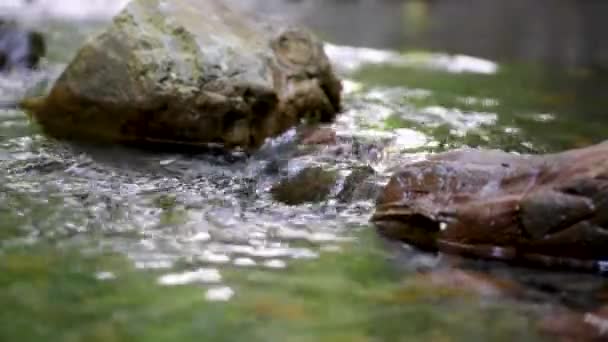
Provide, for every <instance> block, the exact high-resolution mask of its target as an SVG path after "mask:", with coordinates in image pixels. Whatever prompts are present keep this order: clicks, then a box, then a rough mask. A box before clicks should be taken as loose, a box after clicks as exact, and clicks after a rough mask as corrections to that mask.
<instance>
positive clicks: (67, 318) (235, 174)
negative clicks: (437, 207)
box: [0, 1, 608, 342]
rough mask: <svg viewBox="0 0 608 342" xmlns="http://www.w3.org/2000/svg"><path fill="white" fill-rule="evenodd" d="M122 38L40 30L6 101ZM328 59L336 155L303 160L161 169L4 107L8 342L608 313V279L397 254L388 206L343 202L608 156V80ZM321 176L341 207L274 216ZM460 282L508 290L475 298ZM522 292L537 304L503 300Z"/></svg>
mask: <svg viewBox="0 0 608 342" xmlns="http://www.w3.org/2000/svg"><path fill="white" fill-rule="evenodd" d="M9 2H10V1H9ZM15 6H20V5H18V4H15ZM106 21H107V17H103V19H99V18H97V19H95V20H92V19H90V18H85V19H83V18H80V17H76V18H74V17H70V16H68V15H66V14H63V17H62V15H61V14H58V15H57V17H51V18H47V19H46V20H40V19H39V18H36V19H32V20H30V24H31V25H33V26H35V27H36V28H38V29H40V30H41V31H42V32H44V33H45V36H46V37H47V43H48V47H49V51H48V54H47V58H46V60H45V61H44V62H43V64H42V67H41V70H39V71H34V72H31V73H28V74H23V73H19V74H8V75H4V76H0V102H2V101H3V100H4V101H8V100H11V99H15V98H19V97H21V96H24V95H25V94H27V93H29V92H32V89H40V88H43V87H45V86H46V84H47V83H48V80H49V79H51V80H52V79H53V77H56V76H57V75H58V73H59V72H60V71H61V70H62V68H63V67H65V65H66V63H68V62H69V60H70V58H71V57H72V56H73V55H74V54H75V53H76V51H77V49H78V47H79V45H80V44H81V43H82V42H83V40H84V39H86V37H87V36H88V35H90V34H92V33H94V32H96V31H97V30H99V29H100V28H101V27H103V25H104V23H105V22H106ZM326 51H327V53H328V55H329V57H330V58H331V59H332V62H333V63H334V64H335V67H336V69H337V70H338V72H339V73H340V74H341V76H342V77H343V79H344V110H343V113H341V114H340V115H339V116H338V118H337V119H336V121H335V122H334V123H333V124H332V128H333V129H334V130H335V132H336V135H337V140H338V143H337V144H336V145H327V146H318V147H314V148H303V147H302V146H298V145H297V144H295V143H294V139H293V136H294V134H295V133H294V132H293V131H290V132H287V133H286V134H285V135H283V136H281V137H278V138H276V139H273V140H272V141H269V142H268V143H267V144H266V145H265V146H263V147H262V149H261V150H260V151H258V152H257V153H254V154H253V155H251V156H246V155H243V154H238V153H234V154H230V155H226V154H213V153H209V154H191V153H190V154H184V153H174V152H162V153H152V152H149V151H140V150H133V149H127V148H122V147H98V146H87V145H82V144H71V143H66V142H60V141H55V140H52V139H49V138H47V137H45V136H43V135H42V134H41V132H40V129H39V128H38V127H36V125H35V124H33V123H31V122H30V121H29V120H28V117H27V115H26V114H25V113H23V112H21V111H19V110H14V109H0V288H1V289H2V290H1V291H0V305H1V306H2V308H3V309H2V310H1V312H0V340H2V341H103V342H110V341H201V340H203V341H241V340H249V341H421V340H430V341H471V340H479V341H482V340H483V341H513V340H518V341H539V340H545V339H547V336H545V335H543V334H542V332H541V331H540V329H539V324H540V322H541V320H542V319H543V318H546V317H547V316H550V315H552V314H555V313H560V312H568V311H569V310H591V309H593V308H595V307H596V305H597V304H598V301H599V300H600V298H603V300H604V301H605V298H606V295H607V294H608V292H607V291H608V288H607V287H606V285H607V284H606V281H605V278H603V277H600V276H597V275H592V274H579V273H567V272H551V271H542V270H537V269H527V268H523V267H513V266H507V265H504V264H502V263H498V262H484V261H476V260H461V259H458V258H456V257H450V256H446V255H434V254H429V253H423V252H420V251H417V250H415V249H413V248H411V247H409V246H406V245H403V244H399V243H394V242H390V241H386V240H383V239H382V238H381V237H380V236H378V235H377V234H376V233H375V231H374V229H373V227H372V226H371V225H370V224H369V223H368V220H369V217H370V215H371V213H372V211H373V208H374V201H373V198H365V197H363V198H358V199H354V200H352V201H348V202H346V203H345V202H343V201H340V200H339V198H338V197H339V193H340V190H341V189H342V187H343V186H344V182H345V179H346V178H347V177H348V175H349V174H350V173H351V172H352V171H353V170H355V169H357V168H360V167H364V166H370V167H371V168H373V169H374V171H375V175H373V176H372V177H371V178H370V179H368V182H369V183H370V187H374V186H375V187H376V188H380V187H381V186H382V185H383V184H385V183H386V182H387V180H388V177H389V176H390V175H391V174H392V172H393V171H394V170H395V168H396V167H398V166H399V165H401V164H403V163H407V162H412V161H415V160H418V159H420V158H423V157H424V156H425V155H427V154H429V153H436V152H440V151H445V150H450V149H454V148H459V147H465V146H471V147H483V148H496V149H501V150H506V151H511V152H514V153H545V152H554V151H561V150H564V149H568V148H574V147H580V146H587V145H589V144H593V143H597V142H600V141H602V140H603V139H605V138H606V133H605V132H606V131H607V129H608V115H606V114H608V113H606V108H608V98H606V96H605V94H606V91H608V89H607V88H608V82H606V79H605V78H602V77H600V76H597V75H596V74H595V73H593V72H586V71H584V70H579V69H576V70H575V71H570V69H566V68H561V67H551V66H544V65H540V64H536V63H499V62H494V61H491V60H487V59H483V58H477V57H469V56H466V55H459V54H449V53H445V52H441V51H432V52H431V51H428V50H411V49H402V48H401V47H395V48H394V49H392V50H389V49H380V48H371V47H354V46H350V45H345V44H340V43H333V42H332V43H328V45H327V46H326ZM604 77H605V76H604ZM307 167H322V168H323V169H325V170H331V171H332V172H335V173H336V174H337V175H338V177H337V178H338V181H337V182H336V184H335V186H334V188H332V190H331V192H330V194H329V196H328V198H326V199H324V200H322V201H319V202H316V203H306V204H300V205H291V206H290V205H287V204H282V203H280V202H278V201H276V200H275V199H273V197H272V194H271V192H270V189H271V187H272V185H273V184H276V183H277V182H278V181H279V180H280V179H283V178H285V177H290V176H292V175H294V174H296V173H297V172H299V171H300V170H302V169H304V168H307ZM455 270H467V271H470V272H472V274H478V275H479V278H480V279H481V278H483V279H489V280H484V281H481V280H476V279H477V278H474V279H472V280H465V281H464V283H465V284H464V286H463V285H462V284H460V283H459V282H458V281H454V279H455V278H454V274H455V273H454V272H456V271H455ZM433 273H436V274H438V275H439V276H438V277H437V278H438V279H443V278H447V279H448V280H447V281H441V280H440V281H435V280H433V279H435V278H432V277H429V274H433ZM442 275H443V278H441V277H442ZM458 279H460V278H458ZM467 279H468V278H467ZM503 281H504V282H508V284H511V282H517V284H519V285H517V286H519V287H518V288H517V289H515V290H513V289H512V286H511V285H505V286H499V285H496V287H494V286H490V285H487V284H494V285H495V284H502V282H503ZM454 282H455V283H454ZM475 284H477V285H478V286H476V285H475ZM479 284H481V285H479ZM486 285H487V286H486ZM472 287H477V289H476V290H471V288H472ZM486 287H487V291H486ZM495 288H498V289H500V290H501V291H495ZM502 290H504V292H506V293H507V294H506V295H505V293H503V291H502ZM497 292H499V293H497ZM514 292H517V295H512V294H513V293H514Z"/></svg>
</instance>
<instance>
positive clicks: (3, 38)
mask: <svg viewBox="0 0 608 342" xmlns="http://www.w3.org/2000/svg"><path fill="white" fill-rule="evenodd" d="M45 52H46V45H45V42H44V38H43V36H42V35H41V34H40V33H38V32H34V31H28V30H26V29H24V28H21V27H19V25H18V24H17V23H16V22H14V21H8V20H2V19H0V72H5V71H11V70H21V69H25V70H26V69H32V68H35V67H37V66H38V63H39V61H40V58H41V57H43V56H44V54H45Z"/></svg>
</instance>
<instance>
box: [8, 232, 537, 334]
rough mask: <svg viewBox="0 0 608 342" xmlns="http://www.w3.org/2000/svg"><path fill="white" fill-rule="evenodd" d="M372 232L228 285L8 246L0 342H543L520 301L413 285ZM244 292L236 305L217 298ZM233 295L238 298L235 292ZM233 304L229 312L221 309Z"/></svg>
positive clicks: (110, 259) (46, 248)
mask: <svg viewBox="0 0 608 342" xmlns="http://www.w3.org/2000/svg"><path fill="white" fill-rule="evenodd" d="M386 257H387V255H386V253H384V252H382V251H381V250H380V249H378V246H377V245H376V242H375V241H374V238H373V237H371V236H369V234H365V235H364V236H360V239H359V240H358V242H357V243H355V244H353V245H348V246H345V247H344V250H343V251H341V252H336V251H333V252H325V253H323V254H322V255H321V257H320V258H318V259H317V260H315V261H299V262H295V263H293V264H291V265H290V267H289V268H288V269H286V270H283V271H272V270H261V269H242V268H237V267H227V268H225V269H224V270H222V275H223V277H224V279H223V280H222V282H223V284H213V282H211V284H207V285H200V284H199V285H196V284H194V285H193V284H188V285H180V286H170V287H167V286H162V285H159V284H158V282H157V281H158V278H159V277H161V276H162V272H160V271H152V272H150V271H148V272H143V271H138V270H136V269H134V268H133V267H132V266H131V264H130V263H129V262H127V261H126V260H124V258H123V257H121V256H119V255H115V254H108V253H103V252H95V253H94V252H90V251H89V252H86V253H83V252H80V251H78V250H76V249H74V248H70V247H67V248H63V249H61V250H60V249H57V247H56V246H54V245H52V244H48V243H38V244H34V245H30V246H27V247H11V248H5V249H4V250H3V252H2V259H1V261H0V287H1V288H2V291H1V292H0V304H1V305H2V307H3V308H4V310H2V314H0V316H1V317H0V339H2V340H6V341H11V340H19V341H40V340H48V341H100V342H109V341H200V340H205V341H207V340H209V341H240V340H243V339H247V340H250V341H419V340H441V341H443V340H445V341H469V340H471V339H476V340H477V339H479V340H492V341H509V340H512V339H513V338H517V340H520V341H533V340H538V339H539V336H537V335H536V334H535V333H534V330H533V329H531V328H532V326H531V325H532V323H531V322H533V321H531V320H529V318H528V317H526V316H524V315H522V312H521V311H522V310H521V309H519V308H518V306H517V304H516V303H500V302H497V301H496V302H492V301H487V302H485V303H481V302H479V301H478V298H477V297H476V296H474V295H472V294H471V293H467V291H464V290H458V289H452V288H449V287H441V286H420V285H419V284H416V283H411V284H408V282H407V281H402V279H403V278H407V277H409V276H412V274H409V275H408V274H399V275H397V274H396V273H394V271H393V270H391V269H390V267H389V266H388V264H387V263H386ZM222 290H223V291H234V296H232V297H230V298H228V297H225V298H221V296H220V297H216V298H215V299H216V300H218V301H210V299H213V298H214V297H213V296H214V295H213V293H214V291H215V293H218V291H219V292H221V291H222ZM229 293H230V292H229ZM223 299H227V300H228V301H227V302H223Z"/></svg>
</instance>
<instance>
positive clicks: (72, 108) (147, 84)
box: [23, 0, 341, 149]
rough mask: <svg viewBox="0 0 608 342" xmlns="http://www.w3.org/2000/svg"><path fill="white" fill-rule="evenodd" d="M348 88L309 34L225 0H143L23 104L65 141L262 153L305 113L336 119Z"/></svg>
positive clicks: (115, 21)
mask: <svg viewBox="0 0 608 342" xmlns="http://www.w3.org/2000/svg"><path fill="white" fill-rule="evenodd" d="M340 92H341V84H340V82H339V80H338V79H337V78H336V76H335V75H334V73H333V71H332V68H331V65H330V62H329V60H328V58H327V56H326V55H325V52H324V50H323V45H322V43H321V42H320V41H319V40H318V39H317V38H316V37H315V36H314V35H313V34H312V33H310V32H309V31H307V30H304V29H302V28H296V27H292V26H288V25H281V24H278V23H271V22H265V21H263V20H260V18H256V17H251V16H246V15H244V14H242V13H240V12H237V11H236V10H233V9H231V8H228V7H227V6H226V5H224V4H223V2H222V1H220V0H205V1H198V0H179V1H178V0H165V1H161V0H134V1H132V2H131V3H130V4H129V5H128V6H127V8H126V9H125V10H123V11H122V12H121V13H120V14H119V15H117V16H116V17H115V18H114V20H113V22H112V24H111V25H110V26H109V27H108V28H107V29H106V30H105V31H104V32H103V33H101V34H100V35H98V36H96V37H94V38H92V39H90V40H89V41H88V42H87V43H85V44H84V46H83V47H82V48H81V49H80V51H79V53H78V54H77V56H76V57H75V59H74V60H73V61H72V62H71V63H70V65H69V66H68V67H67V69H66V70H65V72H64V73H63V74H62V75H61V77H60V78H59V79H58V80H57V82H56V83H55V85H54V87H53V88H52V90H51V91H50V94H49V95H48V96H47V97H46V98H43V99H36V100H27V101H24V103H23V106H24V107H25V108H26V109H29V111H30V112H31V113H32V114H33V117H34V118H35V119H36V121H37V122H38V123H39V124H40V125H41V126H42V128H43V129H44V131H45V132H46V133H47V134H49V135H51V136H54V137H57V138H64V139H76V140H89V141H98V142H104V143H127V144H137V145H143V146H154V145H158V144H160V145H180V146H182V145H183V146H188V145H189V146H195V147H198V146H201V147H202V146H208V145H209V144H219V145H221V146H223V147H226V148H232V147H243V148H245V149H253V148H256V147H258V146H260V145H261V144H262V143H263V142H264V140H265V139H266V138H267V137H271V136H275V135H277V134H280V133H282V132H284V131H285V130H287V129H288V128H289V127H292V126H294V125H295V124H297V123H298V122H299V121H300V120H301V119H303V118H305V117H314V119H316V120H321V121H330V120H331V119H333V117H334V116H335V114H336V112H337V111H338V110H339V109H340Z"/></svg>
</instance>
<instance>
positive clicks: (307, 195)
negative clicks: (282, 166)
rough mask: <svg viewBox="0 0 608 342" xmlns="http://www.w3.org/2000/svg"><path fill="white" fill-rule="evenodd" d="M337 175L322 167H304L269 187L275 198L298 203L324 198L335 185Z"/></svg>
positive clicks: (280, 200)
mask: <svg viewBox="0 0 608 342" xmlns="http://www.w3.org/2000/svg"><path fill="white" fill-rule="evenodd" d="M337 178H338V175H337V173H336V172H335V171H327V170H324V169H323V168H322V167H319V166H313V167H306V168H304V169H302V170H301V171H299V172H298V173H297V174H295V175H294V176H292V177H289V178H286V179H284V180H282V181H281V182H279V183H278V184H277V185H275V186H274V187H273V188H272V189H271V193H272V195H273V197H274V199H275V200H277V201H279V202H283V203H285V204H287V205H299V204H303V203H314V202H321V201H324V200H326V199H327V198H328V197H329V195H330V194H331V191H332V189H333V188H334V187H335V185H336V180H337Z"/></svg>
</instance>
